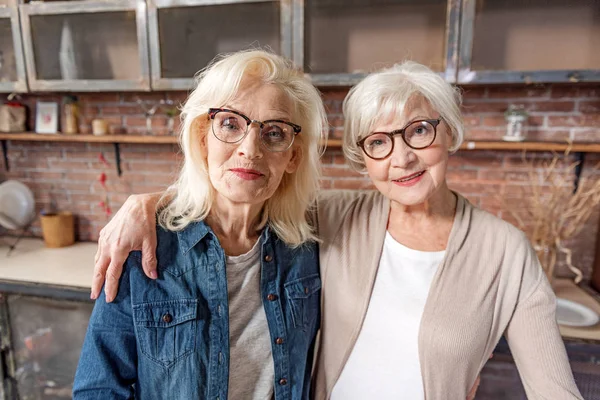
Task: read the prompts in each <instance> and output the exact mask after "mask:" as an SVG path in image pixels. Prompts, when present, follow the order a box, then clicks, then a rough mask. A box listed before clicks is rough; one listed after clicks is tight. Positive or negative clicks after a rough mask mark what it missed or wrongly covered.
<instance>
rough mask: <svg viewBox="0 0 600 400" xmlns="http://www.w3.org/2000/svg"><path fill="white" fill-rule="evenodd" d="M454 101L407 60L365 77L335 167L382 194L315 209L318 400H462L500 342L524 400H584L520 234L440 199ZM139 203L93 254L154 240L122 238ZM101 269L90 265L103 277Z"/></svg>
mask: <svg viewBox="0 0 600 400" xmlns="http://www.w3.org/2000/svg"><path fill="white" fill-rule="evenodd" d="M460 102H461V99H460V94H459V92H458V91H457V90H456V89H454V88H453V87H452V86H451V85H449V84H448V83H447V82H445V81H444V80H443V79H442V78H441V77H439V76H438V75H437V74H436V73H434V72H433V71H431V70H430V69H429V68H427V67H425V66H423V65H420V64H417V63H413V62H406V63H403V64H401V65H397V66H394V67H392V68H389V69H387V70H383V71H381V72H378V73H375V74H372V75H370V76H368V77H367V78H366V79H365V80H363V81H362V82H361V83H359V84H358V85H357V86H356V87H354V88H352V89H351V90H350V92H349V94H348V96H347V97H346V99H345V101H344V116H345V132H344V139H343V150H344V155H345V156H346V159H347V161H348V163H349V164H350V165H351V166H352V167H353V168H354V169H356V170H357V171H360V172H363V173H365V174H367V175H368V176H369V178H370V179H371V181H372V182H373V184H374V185H375V187H376V189H377V190H376V191H368V192H354V191H347V192H323V193H321V195H320V196H319V198H318V201H317V207H316V213H315V215H314V216H313V218H314V220H315V221H316V223H317V226H318V234H319V238H320V239H321V243H320V245H319V259H320V266H321V279H322V292H323V295H322V302H321V307H322V320H321V332H320V340H319V343H318V349H317V355H316V363H315V369H314V371H313V382H314V385H313V389H312V390H313V393H314V395H313V398H315V399H318V400H321V399H334V400H363V399H398V398H404V399H411V400H418V399H462V398H465V397H466V396H467V394H468V391H469V389H470V388H471V387H472V385H473V384H474V383H475V382H476V380H477V376H478V373H479V372H480V371H481V369H482V368H483V365H484V364H485V362H486V360H487V359H488V357H489V355H490V354H491V353H492V351H493V349H494V347H495V346H496V344H497V343H498V341H499V340H500V338H501V337H502V336H503V335H504V336H506V339H507V340H508V343H509V345H510V348H511V351H512V354H513V356H514V358H515V361H516V364H517V367H518V369H519V373H520V374H521V377H522V380H523V383H524V387H525V390H526V392H527V396H528V398H530V399H581V398H582V397H581V394H580V393H579V391H578V389H577V386H576V385H575V382H574V379H573V375H572V372H571V369H570V366H569V360H568V358H567V354H566V351H565V348H564V344H563V342H562V339H561V336H560V333H559V330H558V326H557V323H556V319H555V296H554V293H553V292H552V289H551V287H550V285H549V283H548V280H547V279H546V277H545V275H544V273H543V271H542V269H541V267H540V264H539V261H538V259H537V257H536V254H535V252H534V250H533V249H532V247H531V245H530V243H529V241H528V240H527V238H526V236H525V235H524V234H523V232H521V231H519V230H518V229H516V228H515V227H513V226H512V225H510V224H508V223H507V222H504V221H502V220H501V219H499V218H496V217H495V216H493V215H491V214H489V213H487V212H485V211H482V210H480V209H479V208H477V207H475V206H473V205H472V204H471V203H469V201H468V200H466V199H465V198H464V197H462V196H461V195H460V194H458V193H455V192H453V191H452V190H450V189H449V187H448V184H447V181H446V172H447V165H448V159H449V157H450V156H451V154H452V152H453V151H455V150H456V149H458V148H459V146H460V145H461V143H462V140H463V130H464V129H463V123H462V118H461V115H460ZM143 204H151V206H150V208H152V207H153V205H154V204H155V200H154V198H153V197H152V196H147V197H143V198H133V199H131V201H128V204H127V207H128V209H129V210H134V211H135V212H132V215H130V216H127V215H121V216H119V218H118V219H117V220H114V221H112V222H111V224H110V225H109V226H108V227H107V228H105V229H107V236H106V237H105V238H104V240H103V241H101V243H100V250H99V251H100V253H102V254H105V253H106V252H107V251H110V250H114V249H119V250H120V251H123V250H127V251H129V248H127V246H119V245H118V244H117V243H118V242H119V241H120V240H121V238H125V239H127V240H129V238H133V239H134V241H138V242H139V241H141V240H143V238H144V237H151V235H152V233H151V232H150V231H148V230H146V232H144V233H143V234H142V235H139V234H138V232H132V231H129V232H126V233H125V234H122V233H121V230H122V227H123V226H126V225H127V221H130V220H131V219H132V218H136V219H137V218H151V215H149V214H147V213H145V212H143V209H144V207H143V206H142V205H143ZM117 264H118V260H117ZM106 267H107V262H105V263H100V264H98V271H99V272H98V277H99V278H100V279H102V278H103V277H104V273H105V271H106ZM99 289H100V288H99V285H98V284H96V285H95V286H94V288H93V294H94V293H97V291H98V290H99ZM111 290H114V289H113V288H111ZM471 394H472V393H471Z"/></svg>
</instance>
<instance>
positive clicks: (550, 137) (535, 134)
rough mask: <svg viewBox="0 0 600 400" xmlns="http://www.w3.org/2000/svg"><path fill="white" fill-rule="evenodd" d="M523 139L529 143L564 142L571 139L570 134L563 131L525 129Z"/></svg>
mask: <svg viewBox="0 0 600 400" xmlns="http://www.w3.org/2000/svg"><path fill="white" fill-rule="evenodd" d="M525 137H526V138H527V140H530V141H539V142H565V141H566V140H568V139H569V138H570V137H571V133H570V132H569V131H568V130H564V129H527V130H526V131H525Z"/></svg>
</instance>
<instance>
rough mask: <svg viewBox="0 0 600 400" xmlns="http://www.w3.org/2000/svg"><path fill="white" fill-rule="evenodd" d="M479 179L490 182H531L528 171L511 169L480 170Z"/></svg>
mask: <svg viewBox="0 0 600 400" xmlns="http://www.w3.org/2000/svg"><path fill="white" fill-rule="evenodd" d="M479 179H480V180H481V181H488V182H499V183H502V182H507V181H508V182H531V177H530V176H529V173H528V172H527V171H511V170H506V169H501V170H499V169H489V170H480V171H479Z"/></svg>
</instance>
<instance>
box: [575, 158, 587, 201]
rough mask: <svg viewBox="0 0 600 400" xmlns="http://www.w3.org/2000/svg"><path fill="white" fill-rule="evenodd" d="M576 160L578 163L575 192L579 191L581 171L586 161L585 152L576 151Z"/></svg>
mask: <svg viewBox="0 0 600 400" xmlns="http://www.w3.org/2000/svg"><path fill="white" fill-rule="evenodd" d="M575 160H577V165H576V166H575V180H574V181H573V186H574V187H573V193H575V192H577V188H579V181H580V180H581V172H582V171H583V163H584V162H585V153H584V152H581V151H580V152H577V153H575Z"/></svg>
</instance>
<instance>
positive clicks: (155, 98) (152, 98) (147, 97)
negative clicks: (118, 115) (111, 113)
mask: <svg viewBox="0 0 600 400" xmlns="http://www.w3.org/2000/svg"><path fill="white" fill-rule="evenodd" d="M138 99H140V100H142V101H144V102H148V103H149V104H148V106H149V107H151V106H152V105H153V104H154V103H158V102H159V101H160V100H164V99H165V92H154V93H126V94H124V95H123V103H134V104H135V103H137V101H138Z"/></svg>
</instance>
